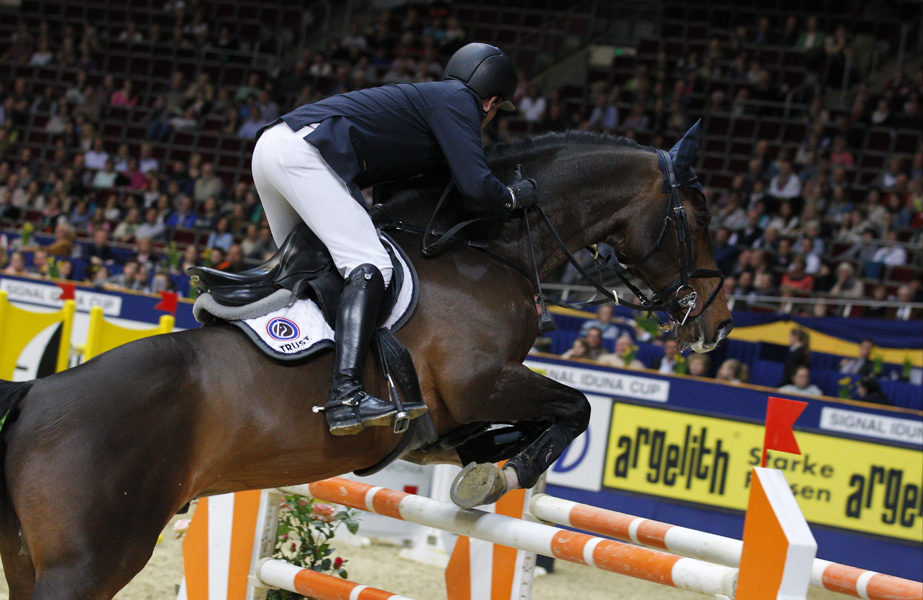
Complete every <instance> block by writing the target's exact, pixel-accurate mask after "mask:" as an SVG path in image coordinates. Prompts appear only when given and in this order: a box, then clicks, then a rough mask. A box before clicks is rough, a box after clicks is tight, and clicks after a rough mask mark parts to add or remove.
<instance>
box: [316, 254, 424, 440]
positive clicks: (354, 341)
mask: <svg viewBox="0 0 923 600" xmlns="http://www.w3.org/2000/svg"><path fill="white" fill-rule="evenodd" d="M384 293H385V281H384V278H382V276H381V271H379V270H378V268H377V267H376V266H375V265H371V264H362V265H359V266H358V267H356V268H355V269H353V270H352V272H351V273H350V274H349V276H348V277H347V278H346V283H345V284H344V285H343V291H342V293H341V294H340V301H339V304H338V305H337V317H336V356H335V358H334V365H333V384H332V386H331V388H330V397H329V398H328V400H327V404H326V405H324V414H325V415H326V416H327V424H328V425H329V426H330V433H332V434H333V435H351V434H354V433H359V432H360V431H362V429H363V428H365V427H371V426H376V425H382V426H388V425H391V421H392V419H393V418H394V415H395V414H396V413H397V407H396V406H395V405H394V404H393V403H391V402H385V401H384V400H381V399H379V398H376V397H375V396H372V395H371V394H368V393H367V392H366V391H365V390H364V389H363V387H362V375H363V373H364V372H365V357H366V355H367V354H368V351H369V344H370V343H371V341H372V335H373V334H374V333H375V330H376V328H377V327H378V311H379V308H380V307H381V300H382V296H383V295H384ZM408 408H409V407H408ZM425 410H426V409H425V407H422V408H418V409H417V410H414V411H410V410H408V411H407V412H408V413H409V414H408V417H409V418H411V419H413V418H416V417H418V416H420V415H421V414H423V412H425Z"/></svg>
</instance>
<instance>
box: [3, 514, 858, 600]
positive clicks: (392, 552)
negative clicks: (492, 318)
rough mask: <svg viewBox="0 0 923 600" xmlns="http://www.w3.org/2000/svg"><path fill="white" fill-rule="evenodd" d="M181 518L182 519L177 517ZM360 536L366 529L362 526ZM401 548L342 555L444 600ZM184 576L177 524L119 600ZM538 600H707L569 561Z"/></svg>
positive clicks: (436, 577) (171, 586)
mask: <svg viewBox="0 0 923 600" xmlns="http://www.w3.org/2000/svg"><path fill="white" fill-rule="evenodd" d="M177 518H178V517H177ZM360 532H361V526H360ZM399 551H400V549H399V548H396V547H394V546H386V545H381V544H373V545H372V546H369V547H365V548H353V547H349V546H342V547H340V548H338V549H337V554H338V555H340V556H343V557H344V558H346V559H347V560H348V561H349V562H348V563H347V564H346V567H347V569H348V570H349V576H350V579H352V580H353V581H358V582H361V583H365V584H367V585H373V586H375V587H378V588H382V589H386V590H388V591H391V592H394V593H398V594H403V595H405V596H408V597H410V598H415V599H417V600H445V598H446V594H445V584H444V582H443V570H442V569H440V568H438V567H432V566H427V565H421V564H418V563H416V562H413V561H409V560H405V559H402V558H400V557H398V552H399ZM182 575H183V556H182V545H181V540H177V539H176V537H175V536H174V534H173V530H172V523H171V524H170V525H169V526H168V527H167V528H166V529H164V532H163V538H162V541H161V542H160V543H159V544H157V548H156V550H155V551H154V556H153V557H152V558H151V560H150V562H149V563H148V565H147V567H145V569H144V570H143V571H142V572H141V573H140V574H138V576H137V577H135V578H134V580H133V581H132V582H131V583H130V584H128V586H127V587H126V588H125V589H124V590H122V592H121V593H119V595H118V596H116V600H170V599H172V598H175V597H176V587H177V585H178V584H179V581H180V579H181V578H182ZM8 597H9V596H8V594H7V587H6V581H5V580H2V581H0V598H3V599H6V598H8ZM532 598H533V600H593V599H597V598H599V599H602V600H652V599H656V600H660V599H664V600H702V599H703V598H706V596H703V595H701V594H694V593H692V592H684V591H680V590H676V589H672V588H668V587H664V586H661V585H656V584H653V583H648V582H645V581H640V580H637V579H632V578H630V577H623V576H621V575H616V574H615V573H607V572H605V571H600V570H596V569H591V568H588V567H583V566H580V565H574V564H570V563H567V562H564V561H557V562H556V563H555V572H554V573H553V574H551V575H547V576H543V577H539V578H538V579H537V580H536V582H535V586H534V588H533V593H532ZM808 598H811V599H812V600H836V599H843V598H847V596H842V595H840V594H833V593H831V592H826V591H822V590H812V591H811V594H809V596H808Z"/></svg>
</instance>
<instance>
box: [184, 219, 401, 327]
mask: <svg viewBox="0 0 923 600" xmlns="http://www.w3.org/2000/svg"><path fill="white" fill-rule="evenodd" d="M385 247H386V249H387V250H388V254H389V255H390V256H391V262H392V263H393V264H394V267H395V269H394V275H393V276H392V280H391V285H389V286H388V289H387V292H386V294H385V298H384V302H383V307H382V309H383V310H382V314H383V315H384V316H387V314H388V311H390V309H391V307H392V306H393V305H394V302H395V300H396V299H397V294H398V292H399V291H400V288H401V286H402V284H403V273H402V270H401V266H400V263H399V261H397V259H396V257H395V255H394V252H393V251H392V249H391V248H390V247H389V245H388V244H385ZM186 274H187V275H189V278H190V280H191V281H192V283H193V284H194V285H195V286H196V287H197V288H198V289H199V291H200V292H207V293H209V294H211V296H212V298H214V300H215V301H216V302H218V304H222V305H224V306H230V307H239V306H246V305H247V304H251V303H253V302H257V301H259V300H262V299H263V298H266V297H267V296H269V295H271V294H274V293H276V292H277V291H279V290H288V291H289V292H291V294H292V297H291V300H290V301H291V302H294V301H295V300H296V299H299V298H311V299H312V300H314V301H315V302H316V303H317V305H318V307H319V308H320V309H321V312H322V313H323V314H324V318H325V319H326V320H327V322H328V323H329V324H330V326H331V327H333V326H334V321H335V320H336V306H337V300H338V299H339V297H340V291H341V290H342V288H343V277H342V276H341V275H340V273H339V272H338V271H337V269H336V266H335V265H334V264H333V258H331V256H330V252H328V251H327V247H326V246H324V244H323V242H321V241H320V239H319V238H318V237H317V236H316V235H315V234H314V232H313V231H311V230H310V229H309V228H308V226H307V225H305V224H304V223H300V224H299V225H298V226H296V227H295V229H293V230H292V232H291V233H289V234H288V237H287V238H285V241H284V242H282V246H280V247H279V249H278V250H276V252H275V254H273V255H272V256H271V257H270V258H269V260H267V261H266V262H265V263H263V264H261V265H260V266H258V267H254V268H252V269H247V270H246V271H241V272H240V273H229V272H227V271H219V270H218V269H211V268H209V267H190V268H188V269H186Z"/></svg>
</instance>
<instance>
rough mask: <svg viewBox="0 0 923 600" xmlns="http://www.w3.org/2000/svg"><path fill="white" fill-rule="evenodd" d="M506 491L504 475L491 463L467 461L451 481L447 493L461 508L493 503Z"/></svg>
mask: <svg viewBox="0 0 923 600" xmlns="http://www.w3.org/2000/svg"><path fill="white" fill-rule="evenodd" d="M506 492H507V489H506V477H504V475H503V472H502V471H501V470H500V469H499V468H498V467H497V465H495V464H493V463H481V464H478V463H469V464H468V465H467V466H465V468H464V469H462V470H461V473H459V474H458V475H457V476H456V477H455V481H453V482H452V489H451V492H450V493H449V495H450V496H451V498H452V502H454V503H455V505H456V506H460V507H461V508H474V507H475V506H481V505H483V504H493V503H494V502H496V501H497V500H499V499H500V498H501V496H503V494H505V493H506Z"/></svg>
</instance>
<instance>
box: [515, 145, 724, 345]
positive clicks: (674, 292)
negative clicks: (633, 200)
mask: <svg viewBox="0 0 923 600" xmlns="http://www.w3.org/2000/svg"><path fill="white" fill-rule="evenodd" d="M657 161H658V165H659V166H660V170H661V171H663V174H664V191H665V192H666V193H667V203H666V214H665V215H664V217H663V225H662V227H661V228H660V234H659V235H658V236H657V243H656V244H654V246H653V247H652V248H651V249H650V250H649V251H648V253H647V254H645V255H644V257H643V258H642V259H641V260H640V261H638V263H637V264H636V265H635V267H640V266H641V265H643V264H644V263H645V262H647V261H648V259H650V258H651V257H653V256H654V254H656V253H657V252H658V251H659V250H660V247H661V245H662V244H663V239H664V235H665V234H666V232H667V229H668V228H669V226H670V223H671V222H674V221H675V223H676V239H677V242H678V244H679V276H678V277H677V278H676V279H675V280H673V281H672V282H671V283H669V284H668V285H667V286H665V287H664V288H663V289H661V290H660V291H658V292H653V293H651V295H650V296H648V295H647V294H645V293H644V292H642V291H641V290H639V289H638V288H637V287H636V286H635V285H634V284H632V283H631V281H629V279H628V270H627V269H625V268H624V267H622V266H621V265H620V264H618V262H615V263H614V264H613V265H612V266H613V269H614V271H615V274H616V276H617V277H618V278H619V279H620V280H621V281H622V283H623V284H625V286H626V287H627V288H628V289H629V290H631V292H632V293H633V294H635V295H636V296H637V297H638V298H639V299H640V301H641V302H640V303H635V302H626V301H624V300H621V299H620V298H619V296H618V294H617V293H616V291H615V290H609V289H606V288H605V287H603V285H602V283H601V282H600V281H599V278H598V277H596V276H593V275H591V274H589V273H587V272H586V270H585V269H584V268H583V267H582V266H581V265H580V263H579V261H578V260H577V259H576V258H575V257H574V255H573V254H572V253H571V252H570V251H569V250H568V249H567V246H566V244H565V243H564V240H562V239H561V237H560V236H559V235H558V233H557V231H555V229H554V227H552V225H551V221H550V220H549V219H548V217H547V216H546V215H545V212H544V211H543V210H542V209H541V207H539V205H537V204H536V205H535V207H534V208H535V210H537V211H538V213H539V214H540V215H541V216H542V218H543V219H544V221H545V223H546V224H547V225H548V228H549V229H550V230H551V233H552V234H553V236H554V238H555V240H556V241H557V243H558V245H559V246H560V247H561V249H562V250H564V254H565V256H566V257H567V260H568V261H569V262H570V263H571V264H572V265H573V266H574V267H575V268H576V269H577V271H578V272H579V273H580V275H582V276H583V278H584V279H586V280H587V282H588V283H589V284H590V285H592V286H593V287H595V288H596V290H597V292H598V293H597V296H596V297H594V298H593V299H591V300H588V301H587V302H581V303H576V304H575V303H567V302H560V301H554V300H547V301H548V302H551V303H553V304H556V305H558V306H564V307H567V308H578V309H580V308H586V307H587V306H592V305H594V304H602V303H604V302H614V303H615V304H621V305H622V306H627V307H628V308H632V309H635V310H641V311H644V312H646V313H648V315H650V316H651V317H653V318H655V319H656V320H657V321H658V322H659V323H660V325H661V327H663V328H669V327H668V326H667V324H666V323H665V322H664V321H663V320H661V319H659V318H658V317H657V316H656V315H655V314H654V313H658V312H662V313H665V314H666V315H667V317H668V319H669V321H671V322H672V325H673V326H677V325H685V324H686V323H687V322H688V321H689V318H690V314H691V313H692V310H693V309H694V308H695V304H696V301H697V300H698V294H697V293H696V291H695V289H694V288H693V287H692V285H690V283H689V282H690V280H692V279H696V278H718V279H720V281H719V283H718V285H717V286H715V289H714V290H713V291H712V293H711V295H709V297H708V300H707V301H706V302H705V304H704V306H702V310H700V311H699V313H698V314H696V315H694V316H693V317H692V319H693V320H695V319H697V318H698V317H699V316H700V315H701V314H702V313H704V312H705V311H706V310H708V307H709V306H711V303H712V302H714V300H715V298H716V297H717V296H718V292H719V291H720V290H721V288H722V286H723V285H724V274H723V273H722V272H721V271H719V270H717V269H693V270H690V266H691V265H692V239H691V236H690V233H689V221H688V219H687V218H686V208H685V207H684V206H683V202H682V199H681V198H680V194H679V190H680V188H681V187H684V186H692V185H694V184H696V183H697V178H696V176H695V175H693V176H692V177H691V178H690V179H688V180H686V181H677V180H676V171H675V169H674V167H673V157H671V156H670V154H669V153H668V152H664V151H663V150H657ZM700 193H701V192H700ZM526 222H527V223H528V219H526ZM539 296H540V298H541V299H542V300H543V301H544V300H546V299H545V298H544V297H543V296H542V294H541V288H539ZM599 296H602V297H601V298H600V297H599ZM681 311H685V313H684V314H683V317H682V320H680V321H677V320H676V319H675V318H674V317H673V314H674V312H677V313H678V312H681Z"/></svg>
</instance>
